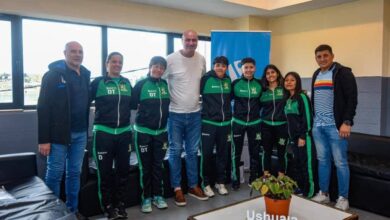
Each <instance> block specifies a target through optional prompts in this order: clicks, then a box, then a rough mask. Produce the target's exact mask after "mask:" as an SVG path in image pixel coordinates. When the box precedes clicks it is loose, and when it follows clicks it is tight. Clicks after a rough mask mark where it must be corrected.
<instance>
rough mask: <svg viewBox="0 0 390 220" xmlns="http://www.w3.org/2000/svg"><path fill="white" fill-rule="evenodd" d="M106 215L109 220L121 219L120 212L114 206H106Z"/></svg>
mask: <svg viewBox="0 0 390 220" xmlns="http://www.w3.org/2000/svg"><path fill="white" fill-rule="evenodd" d="M106 215H107V219H109V220H115V219H119V215H118V210H117V209H116V208H114V207H113V206H112V205H108V206H106Z"/></svg>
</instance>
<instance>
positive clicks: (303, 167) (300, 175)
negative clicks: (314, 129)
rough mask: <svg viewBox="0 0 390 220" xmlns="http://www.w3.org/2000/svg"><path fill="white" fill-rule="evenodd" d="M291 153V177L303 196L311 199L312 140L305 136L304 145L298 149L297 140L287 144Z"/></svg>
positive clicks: (312, 189) (312, 178)
mask: <svg viewBox="0 0 390 220" xmlns="http://www.w3.org/2000/svg"><path fill="white" fill-rule="evenodd" d="M289 145H290V146H291V149H292V151H293V155H294V157H293V163H292V164H293V175H292V178H293V179H294V180H295V181H297V183H298V187H299V188H300V189H301V191H302V194H303V196H305V197H308V198H311V197H313V195H314V192H315V184H314V180H315V176H316V175H315V172H316V153H315V147H314V145H313V139H312V137H311V136H310V135H306V139H305V145H304V146H302V147H298V138H295V139H294V140H292V141H290V142H289Z"/></svg>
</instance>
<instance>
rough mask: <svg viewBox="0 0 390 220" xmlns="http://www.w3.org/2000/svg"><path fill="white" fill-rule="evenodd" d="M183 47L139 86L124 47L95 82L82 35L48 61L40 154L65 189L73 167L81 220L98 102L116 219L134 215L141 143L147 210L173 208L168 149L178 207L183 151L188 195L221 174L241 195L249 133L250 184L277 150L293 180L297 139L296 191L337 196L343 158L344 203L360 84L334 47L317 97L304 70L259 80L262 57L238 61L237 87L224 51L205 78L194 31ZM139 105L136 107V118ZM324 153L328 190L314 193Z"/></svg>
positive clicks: (107, 196) (107, 186) (101, 191)
mask: <svg viewBox="0 0 390 220" xmlns="http://www.w3.org/2000/svg"><path fill="white" fill-rule="evenodd" d="M182 42H183V49H181V50H179V51H177V52H174V53H172V54H170V55H169V56H168V57H167V59H164V58H163V57H160V56H155V57H153V58H152V59H151V60H150V64H149V71H148V74H147V76H146V78H144V79H142V80H140V81H138V82H137V83H136V84H135V85H134V87H132V85H131V84H130V81H129V80H128V79H127V78H125V77H123V76H122V75H121V74H120V73H121V71H122V66H123V56H122V54H120V53H119V52H112V53H111V54H109V55H108V57H107V59H106V69H107V72H106V73H105V74H103V75H102V76H100V77H97V78H95V79H94V80H93V81H92V82H91V83H90V72H89V71H88V70H87V69H86V68H85V67H83V66H82V65H81V63H82V60H83V48H82V46H81V45H80V44H79V43H78V42H69V43H67V44H66V46H65V50H64V55H65V60H60V61H56V62H53V63H52V64H50V65H49V71H48V72H47V73H46V74H45V75H44V77H43V79H42V86H41V91H40V96H39V100H38V107H37V110H38V128H39V129H38V130H39V152H40V153H41V154H42V155H44V156H47V172H46V177H45V181H46V184H47V185H48V186H49V188H50V189H52V190H53V192H54V193H55V194H56V195H57V196H59V194H60V182H61V179H62V176H63V173H64V171H66V175H65V177H66V178H65V186H66V187H65V191H66V205H67V207H68V208H69V209H70V211H72V212H75V213H76V214H77V215H79V213H78V209H77V207H78V192H79V188H80V172H81V163H82V160H83V157H84V149H85V145H86V142H87V130H88V121H89V109H90V105H91V102H93V101H94V102H95V119H94V124H93V146H92V155H93V158H94V159H95V161H96V165H97V176H98V192H97V194H98V198H99V201H100V205H101V208H102V210H103V211H104V212H105V213H106V214H107V216H108V218H109V219H120V218H124V219H125V218H127V213H126V210H125V205H124V204H125V199H126V198H125V193H124V192H125V189H126V184H128V178H129V173H128V164H129V156H130V152H131V150H132V147H134V149H135V152H136V154H137V158H138V162H139V170H140V186H141V189H142V194H141V198H142V202H141V211H142V212H145V213H148V212H151V211H152V205H154V206H156V207H157V208H159V209H165V208H167V207H168V205H167V203H166V201H165V199H164V197H163V189H162V188H163V183H162V170H163V158H164V156H165V155H166V153H167V154H168V162H169V171H170V172H169V173H170V183H171V186H172V188H173V190H174V194H175V198H174V200H175V204H176V205H178V206H185V205H186V199H185V196H184V193H183V190H182V189H181V176H182V171H181V169H182V154H183V153H184V154H185V157H184V158H185V168H186V173H187V178H188V181H187V184H188V187H189V190H188V195H190V196H193V197H195V198H197V199H199V200H208V199H209V198H210V197H213V196H214V195H215V194H214V191H213V187H212V186H211V182H212V181H211V180H212V179H214V180H215V186H214V187H215V188H216V189H217V191H218V193H219V194H221V195H226V194H228V190H227V188H226V186H225V183H226V180H227V179H228V178H230V172H229V171H231V174H232V175H231V176H232V188H233V189H234V190H238V189H239V187H240V172H239V169H238V166H239V163H240V158H241V153H242V149H243V142H244V136H245V133H246V134H247V137H248V147H249V154H250V175H249V183H251V182H252V181H254V180H255V179H256V178H258V177H260V176H262V175H270V173H271V155H272V150H273V148H274V147H276V149H277V155H278V167H277V174H278V175H285V173H286V170H287V156H286V148H287V146H288V145H290V146H291V149H292V150H293V155H294V156H293V160H294V163H293V164H294V165H295V171H296V172H294V176H293V178H294V179H295V180H296V181H297V182H298V186H299V189H298V190H297V192H296V193H297V194H302V195H303V196H305V197H308V198H312V199H313V200H314V201H317V202H329V195H328V191H329V190H328V189H329V181H330V172H331V163H332V161H334V163H335V165H336V169H337V176H338V186H339V199H338V201H337V204H336V207H337V208H340V209H343V210H345V209H347V208H348V186H349V168H348V162H347V155H346V153H347V141H346V138H347V137H348V136H349V134H350V132H351V126H352V125H353V117H354V115H355V109H356V105H357V86H356V81H355V78H354V76H353V74H352V72H351V69H350V68H348V67H344V66H342V65H340V64H339V63H336V62H333V58H334V55H333V52H332V48H331V47H330V46H328V45H320V46H318V47H317V48H316V50H315V58H316V61H317V63H318V65H319V67H320V68H319V69H318V70H317V71H316V72H315V73H314V77H313V81H312V92H311V94H312V95H311V101H310V99H309V98H308V96H307V95H306V93H305V92H304V91H303V89H302V82H301V78H300V76H299V74H298V73H296V72H288V73H287V74H286V75H285V76H284V77H283V76H282V74H281V72H280V71H279V69H278V68H277V67H276V66H275V65H272V64H269V65H267V66H266V67H265V69H264V72H263V76H262V78H261V79H256V78H255V77H254V74H255V72H256V61H255V60H254V59H253V58H251V57H246V58H243V59H242V60H241V70H242V76H241V77H240V78H238V79H235V80H234V81H233V82H232V81H231V79H230V78H229V77H228V76H227V74H226V71H227V69H228V66H229V61H228V59H227V58H226V57H224V56H218V57H216V58H215V59H214V61H213V68H212V70H211V71H209V72H207V73H206V62H205V59H204V57H203V56H202V55H200V54H199V53H197V52H196V48H197V43H198V35H197V33H196V32H195V31H194V30H187V31H185V32H184V33H183V35H182ZM232 103H233V104H232ZM131 110H137V113H136V117H135V123H134V124H133V125H131V124H130V114H131ZM313 116H314V118H313ZM313 140H314V143H315V146H316V147H314V146H313ZM198 151H200V154H201V159H200V164H198ZM214 152H215V160H212V157H213V154H214ZM315 156H316V157H317V160H318V172H319V174H318V179H319V187H320V191H319V192H318V193H317V195H315V196H314V197H313V195H314V191H315V187H314V182H315V181H316V179H315V175H314V173H315V172H316V171H315V168H316V167H317V165H316V161H317V160H316V158H315ZM198 167H200V170H198ZM213 168H214V170H215V175H213V172H212V170H213ZM113 170H115V175H114V172H113ZM199 174H200V177H201V184H200V185H199V183H200V182H199V180H198V175H199Z"/></svg>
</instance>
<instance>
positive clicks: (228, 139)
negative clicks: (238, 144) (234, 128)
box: [227, 134, 232, 142]
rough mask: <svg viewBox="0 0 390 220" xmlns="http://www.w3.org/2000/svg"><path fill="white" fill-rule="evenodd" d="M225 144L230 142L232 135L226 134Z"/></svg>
mask: <svg viewBox="0 0 390 220" xmlns="http://www.w3.org/2000/svg"><path fill="white" fill-rule="evenodd" d="M227 142H232V135H231V134H228V136H227Z"/></svg>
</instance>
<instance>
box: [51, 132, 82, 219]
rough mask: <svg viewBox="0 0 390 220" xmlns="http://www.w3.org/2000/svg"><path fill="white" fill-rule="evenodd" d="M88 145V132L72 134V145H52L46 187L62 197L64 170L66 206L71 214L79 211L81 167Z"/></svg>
mask: <svg viewBox="0 0 390 220" xmlns="http://www.w3.org/2000/svg"><path fill="white" fill-rule="evenodd" d="M86 143H87V132H86V131H84V132H72V133H71V144H70V145H69V146H67V145H62V144H55V143H52V144H51V149H50V154H49V156H48V157H47V171H46V185H47V186H48V187H49V188H50V189H51V190H52V191H53V192H54V194H55V195H56V196H57V197H59V196H60V185H61V180H62V176H63V174H64V170H66V176H65V194H66V206H67V207H68V209H69V210H70V211H71V212H77V211H78V208H77V207H78V195H79V190H80V173H81V165H82V163H83V158H84V149H85V146H86Z"/></svg>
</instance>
